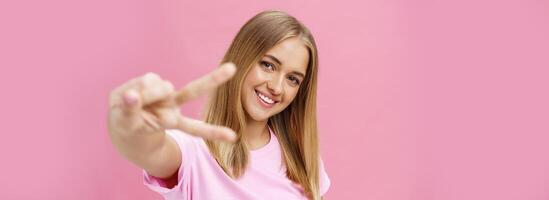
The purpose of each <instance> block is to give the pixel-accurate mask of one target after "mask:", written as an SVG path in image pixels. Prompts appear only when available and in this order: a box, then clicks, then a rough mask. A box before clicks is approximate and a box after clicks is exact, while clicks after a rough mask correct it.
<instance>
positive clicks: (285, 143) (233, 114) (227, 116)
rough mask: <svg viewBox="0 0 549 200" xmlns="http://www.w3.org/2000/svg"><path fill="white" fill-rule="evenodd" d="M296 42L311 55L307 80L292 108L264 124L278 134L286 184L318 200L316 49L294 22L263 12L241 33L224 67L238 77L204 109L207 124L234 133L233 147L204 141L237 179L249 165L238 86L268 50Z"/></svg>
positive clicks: (228, 172) (242, 29)
mask: <svg viewBox="0 0 549 200" xmlns="http://www.w3.org/2000/svg"><path fill="white" fill-rule="evenodd" d="M292 37H297V38H299V39H301V41H303V43H304V44H305V46H306V47H307V49H308V52H309V62H308V66H307V72H306V74H307V75H306V77H305V78H304V80H303V82H302V84H301V86H300V88H299V91H298V93H297V95H296V97H295V99H294V100H293V101H292V103H291V104H290V105H289V106H288V107H287V108H286V109H284V110H283V111H282V112H280V113H278V114H276V115H274V116H272V117H270V118H269V120H268V124H269V126H270V127H272V129H273V131H274V133H275V134H276V136H277V138H278V140H279V142H280V146H281V149H282V154H283V160H284V162H285V165H286V168H287V173H286V174H287V176H288V178H289V179H290V180H292V181H294V182H296V183H299V184H301V186H303V188H304V189H305V191H306V192H307V193H308V194H309V195H310V196H311V197H313V199H320V194H319V187H320V186H319V167H318V166H319V150H318V148H319V147H318V137H317V120H316V90H317V74H318V56H317V48H316V44H315V41H314V38H313V36H312V35H311V33H310V31H309V30H308V29H307V28H306V27H305V26H304V25H303V24H302V23H300V22H299V21H298V20H297V19H295V18H294V17H292V16H290V15H288V14H286V13H284V12H280V11H264V12H261V13H259V14H257V15H256V16H254V17H253V18H252V19H250V20H249V21H248V22H246V24H244V26H243V27H242V28H241V29H240V31H239V32H238V34H237V35H236V37H235V38H234V40H233V42H232V44H231V45H230V47H229V49H228V51H227V52H226V54H225V56H224V58H223V60H222V63H225V62H233V63H234V64H235V65H236V66H237V72H236V75H235V76H234V77H233V78H232V79H231V80H230V81H228V82H227V83H225V84H223V85H221V86H220V87H219V88H217V90H216V91H215V92H214V93H213V94H212V96H211V99H210V102H209V105H208V107H207V109H206V113H205V117H206V119H205V120H206V122H208V123H212V124H217V125H223V126H227V127H229V128H232V129H233V130H234V131H235V132H236V133H237V138H238V139H237V141H236V142H235V143H224V142H216V141H209V140H208V141H206V143H207V145H208V147H209V149H210V152H211V153H212V155H213V156H214V157H215V159H216V160H217V162H218V163H219V165H220V166H221V168H222V169H223V170H224V171H225V173H227V174H228V175H229V176H231V177H233V178H238V177H240V176H241V175H242V174H243V173H244V172H245V169H246V166H247V163H248V156H249V155H248V149H247V146H246V144H245V142H244V141H245V139H244V138H245V137H246V135H245V134H243V131H244V130H245V126H246V115H245V111H244V109H243V105H242V99H241V92H242V91H241V89H242V83H243V82H244V79H245V77H246V75H247V73H248V71H249V70H250V69H251V67H253V66H255V64H256V63H257V62H259V60H260V59H261V57H262V56H264V55H265V54H266V53H267V51H268V50H269V49H271V48H272V47H273V46H275V45H276V44H278V43H280V42H281V41H283V40H285V39H288V38H292Z"/></svg>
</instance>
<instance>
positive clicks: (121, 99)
mask: <svg viewBox="0 0 549 200" xmlns="http://www.w3.org/2000/svg"><path fill="white" fill-rule="evenodd" d="M235 72H236V67H235V66H234V64H232V63H225V64H222V65H221V66H220V67H219V68H218V69H216V70H214V71H213V72H210V73H209V74H207V75H205V76H203V77H201V78H199V79H196V80H194V81H192V82H190V83H189V84H187V85H186V86H185V87H183V88H182V89H181V90H179V91H175V89H174V86H173V84H172V83H171V82H169V81H166V80H163V79H162V78H161V77H160V76H158V75H157V74H154V73H147V74H145V75H143V76H141V77H137V78H134V79H132V80H130V81H128V82H126V83H124V84H122V85H121V86H119V87H118V88H116V89H114V90H113V91H112V92H111V95H110V109H109V131H113V132H116V133H118V134H127V135H132V134H152V133H157V132H163V131H165V129H179V130H181V131H183V132H185V133H188V134H191V135H195V136H198V137H202V138H205V139H212V140H224V141H234V140H235V139H236V134H235V133H234V131H233V130H231V129H230V128H227V127H222V126H216V125H211V124H207V123H204V122H202V121H200V120H196V119H191V118H188V117H185V116H183V115H181V112H180V110H179V107H180V106H181V105H182V104H183V103H185V102H187V101H189V100H191V99H195V98H196V97H198V96H200V95H203V94H205V93H208V92H210V91H212V90H213V89H215V88H216V87H218V86H219V85H221V84H222V83H224V82H226V81H227V80H229V79H230V78H231V77H232V76H233V75H234V74H235Z"/></svg>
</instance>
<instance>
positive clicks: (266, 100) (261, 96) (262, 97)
mask: <svg viewBox="0 0 549 200" xmlns="http://www.w3.org/2000/svg"><path fill="white" fill-rule="evenodd" d="M255 93H257V96H259V98H260V99H261V100H262V101H263V102H265V103H267V104H274V103H276V102H275V100H272V99H271V98H269V97H267V96H265V95H263V94H261V93H260V92H258V91H255Z"/></svg>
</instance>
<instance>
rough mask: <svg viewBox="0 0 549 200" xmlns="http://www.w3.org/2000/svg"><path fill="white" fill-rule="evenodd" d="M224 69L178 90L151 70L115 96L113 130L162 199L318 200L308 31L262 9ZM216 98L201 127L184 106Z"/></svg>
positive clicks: (320, 186)
mask: <svg viewBox="0 0 549 200" xmlns="http://www.w3.org/2000/svg"><path fill="white" fill-rule="evenodd" d="M222 63H225V64H222V65H221V66H220V67H219V68H218V69H216V70H215V71H213V72H212V73H210V74H208V75H206V76H204V77H202V78H200V79H197V80H195V81H193V82H191V83H189V84H188V85H187V86H185V87H184V88H183V89H181V90H179V91H175V90H174V87H173V85H172V84H171V83H170V82H169V81H166V80H163V79H161V78H160V77H159V76H158V75H156V74H152V73H148V74H146V75H144V76H142V77H137V78H135V79H133V80H130V81H128V82H127V83H124V84H123V85H122V86H120V87H118V88H116V89H115V90H113V91H112V93H111V96H110V105H111V109H110V113H109V133H110V136H111V140H112V143H113V144H114V146H115V147H116V148H117V149H118V151H119V152H121V154H122V155H123V156H124V157H126V158H127V159H128V160H130V161H131V162H133V163H135V164H136V165H138V166H139V167H141V168H143V169H144V181H145V185H147V186H148V187H149V188H151V189H152V190H154V191H156V192H158V193H160V194H161V195H162V196H164V198H165V199H315V200H316V199H321V198H322V195H324V194H325V193H326V191H327V190H328V188H329V185H330V180H329V178H328V176H327V174H326V172H325V171H324V167H323V163H322V160H321V159H320V155H319V147H318V135H317V122H316V90H317V77H318V57H317V48H316V45H315V41H314V38H313V36H312V35H311V33H310V32H309V30H308V29H307V28H306V27H305V26H304V25H303V24H302V23H300V22H299V21H298V20H296V19H295V18H294V17H292V16H289V15H288V14H286V13H283V12H279V11H266V12H262V13H259V14H258V15H256V16H254V17H253V18H252V19H250V20H249V21H248V22H247V23H246V24H245V25H244V26H243V27H242V28H241V29H240V31H239V32H238V34H237V35H236V37H235V39H234V40H233V42H232V44H231V46H230V47H229V50H228V51H227V53H226V54H225V57H224V58H223V61H222ZM209 92H212V93H211V97H210V101H209V104H208V107H207V110H206V113H205V120H204V121H205V122H202V121H198V120H194V119H190V118H186V117H184V116H181V114H180V111H179V106H180V105H181V104H182V103H184V102H186V101H188V100H190V99H193V98H195V97H197V96H199V95H201V94H204V93H209Z"/></svg>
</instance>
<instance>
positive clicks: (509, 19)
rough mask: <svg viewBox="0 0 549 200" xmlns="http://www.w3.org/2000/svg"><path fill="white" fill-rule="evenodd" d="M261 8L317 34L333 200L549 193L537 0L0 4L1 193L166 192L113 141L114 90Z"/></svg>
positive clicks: (185, 73)
mask: <svg viewBox="0 0 549 200" xmlns="http://www.w3.org/2000/svg"><path fill="white" fill-rule="evenodd" d="M264 9H282V10H285V11H287V12H289V13H290V14H292V15H294V16H296V17H298V18H299V19H301V20H302V21H303V22H304V23H305V24H306V25H308V26H309V27H310V29H311V30H312V32H313V33H314V35H315V36H316V39H317V43H318V45H319V50H320V62H321V72H320V73H321V74H320V82H319V84H320V88H319V90H320V91H319V96H318V99H319V110H318V112H319V113H318V114H319V118H320V124H319V126H320V130H321V133H320V134H321V144H322V156H323V158H324V161H325V162H326V168H327V170H328V173H329V175H330V177H331V179H332V186H331V188H330V190H329V192H328V194H327V197H328V199H376V200H392V199H395V200H405V199H413V200H435V199H436V200H454V199H455V200H463V199H467V200H472V199H479V200H480V199H483V200H484V199H498V200H515V199H521V200H522V199H528V200H538V199H539V200H542V199H549V154H548V153H549V145H548V143H549V106H548V102H549V89H548V86H549V77H548V76H549V70H548V67H549V2H548V1H541V0H538V1H536V0H528V1H526V0H515V1H505V0H504V1H501V0H498V1H495V0H494V1H487V0H482V1H473V0H467V1H435V0H422V1H395V0H393V1H386V0H370V1H326V2H318V1H289V0H288V1H277V2H276V3H274V2H271V3H268V2H264V1H238V2H232V1H230V2H229V1H227V2H210V1H200V2H199V1H192V2H190V1H189V2H182V1H173V0H172V1H135V0H131V1H130V0H117V1H112V0H111V1H106V0H95V1H69V0H65V1H61V0H52V1H33V2H28V1H3V2H1V3H0V27H1V28H0V36H1V37H0V66H1V67H2V68H1V69H2V71H1V75H0V76H1V77H0V81H1V84H0V91H1V92H2V95H1V104H0V111H1V112H2V115H1V116H2V120H1V124H2V126H1V127H2V135H3V137H2V139H1V140H0V143H1V145H0V158H1V164H0V169H1V170H0V171H1V173H2V176H1V177H2V178H1V182H0V199H6V200H10V199H85V200H86V199H89V200H92V199H160V196H158V195H156V194H154V193H153V192H151V191H149V190H148V189H147V188H145V186H143V184H142V179H141V178H142V177H141V171H140V169H138V168H137V167H135V166H133V165H132V164H130V163H129V162H127V161H126V160H124V159H123V158H122V157H121V156H120V155H119V154H118V153H117V152H116V151H115V150H114V148H113V146H112V145H111V143H110V141H109V139H108V135H107V132H106V115H107V100H108V98H107V97H108V94H109V92H110V90H111V89H113V88H114V87H115V86H117V85H119V84H121V83H122V82H124V81H125V80H128V79H130V78H131V77H135V76H138V75H142V74H144V73H145V72H148V71H153V72H156V73H158V74H160V75H161V76H163V77H165V78H167V79H169V80H172V81H173V82H174V83H175V84H176V85H179V86H183V84H184V83H186V82H188V81H189V80H192V79H194V78H197V77H199V76H200V75H202V74H204V73H206V72H208V71H210V70H212V69H213V68H214V67H215V66H216V65H217V63H218V62H219V60H220V59H221V57H222V56H223V54H224V52H225V50H226V49H227V47H228V45H229V43H230V41H231V40H232V38H233V37H234V35H235V34H236V32H237V31H238V29H239V28H240V27H241V26H242V25H243V24H244V22H245V21H246V20H247V19H249V18H250V17H252V16H253V15H255V14H256V13H257V12H259V11H261V10H264ZM202 102H203V99H202V100H198V101H195V102H193V103H190V104H188V105H186V106H184V107H183V112H184V113H185V114H187V115H191V116H197V113H198V112H199V110H200V109H199V108H200V106H201V105H202Z"/></svg>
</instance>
